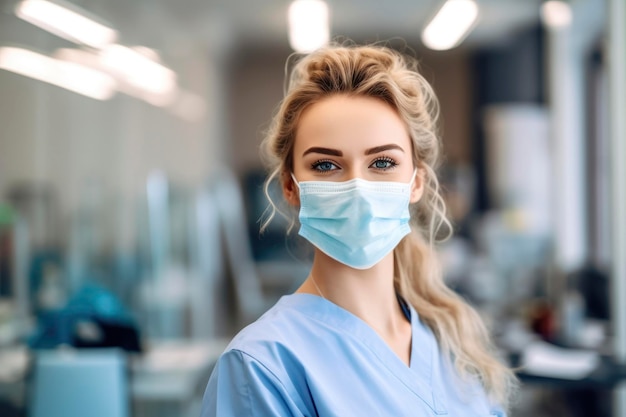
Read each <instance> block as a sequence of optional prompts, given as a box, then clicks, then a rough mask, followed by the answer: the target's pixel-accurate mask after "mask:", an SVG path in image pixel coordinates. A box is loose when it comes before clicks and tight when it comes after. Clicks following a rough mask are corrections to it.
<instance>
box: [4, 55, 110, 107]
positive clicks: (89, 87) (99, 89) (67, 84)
mask: <svg viewBox="0 0 626 417" xmlns="http://www.w3.org/2000/svg"><path fill="white" fill-rule="evenodd" d="M0 68H2V69H4V70H7V71H11V72H14V73H16V74H20V75H24V76H26V77H30V78H34V79H36V80H39V81H43V82H46V83H48V84H53V85H56V86H58V87H61V88H64V89H66V90H70V91H73V92H75V93H78V94H82V95H84V96H87V97H90V98H93V99H96V100H108V99H109V98H111V97H112V96H113V94H115V80H114V79H113V78H112V77H110V76H109V75H107V74H105V73H103V72H100V71H97V70H94V69H91V68H87V67H85V66H83V65H79V64H76V63H73V62H66V61H61V60H58V59H54V58H50V57H48V56H45V55H42V54H39V53H37V52H33V51H30V50H28V49H22V48H14V47H1V48H0Z"/></svg>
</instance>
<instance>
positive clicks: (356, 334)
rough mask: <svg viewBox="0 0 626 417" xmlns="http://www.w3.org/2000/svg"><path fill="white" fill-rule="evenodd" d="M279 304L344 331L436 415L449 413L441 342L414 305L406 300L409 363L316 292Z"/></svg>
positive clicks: (349, 315) (284, 298) (294, 296)
mask: <svg viewBox="0 0 626 417" xmlns="http://www.w3.org/2000/svg"><path fill="white" fill-rule="evenodd" d="M279 304H282V306H284V307H288V308H294V309H297V310H298V311H299V312H300V313H302V314H305V315H307V316H308V317H310V318H312V319H314V320H317V321H319V322H320V323H321V324H323V325H326V326H331V327H334V328H336V329H338V330H341V331H342V333H343V334H345V335H346V337H352V338H354V339H355V341H356V342H357V343H361V344H363V345H365V346H367V347H368V348H369V350H370V351H371V352H372V354H373V355H374V356H376V357H377V358H378V359H379V360H380V362H381V363H382V364H383V366H385V367H387V368H388V369H389V370H390V371H391V373H392V374H393V375H394V376H395V377H396V378H398V380H400V381H401V382H402V383H403V384H404V385H405V386H406V387H407V388H408V389H409V390H410V391H411V392H413V393H414V394H415V395H417V396H418V397H419V398H420V399H421V400H422V401H424V402H425V403H426V404H427V405H428V406H429V407H430V408H431V409H432V410H433V411H434V412H435V413H436V414H447V411H446V409H445V406H444V398H445V396H444V395H443V387H442V386H441V383H440V381H441V378H440V376H439V367H438V366H435V364H438V363H439V361H440V359H439V348H438V345H437V341H436V339H435V337H434V335H433V334H432V332H431V331H430V329H428V328H427V327H426V326H425V325H424V324H423V323H422V322H421V321H420V320H419V317H418V315H417V312H416V311H415V309H414V308H413V306H412V305H410V304H409V303H406V307H408V311H409V312H410V321H411V358H410V363H409V366H407V365H406V364H405V363H404V362H403V361H402V360H401V359H400V357H398V355H397V354H396V353H395V352H394V351H393V350H392V349H391V348H390V347H389V345H387V343H386V342H385V341H384V340H383V339H382V337H380V335H379V334H378V333H376V331H375V330H374V329H373V328H372V327H371V326H370V325H368V324H367V323H366V322H365V321H363V320H362V319H360V318H359V317H357V316H356V315H354V314H352V313H351V312H349V311H348V310H346V309H344V308H343V307H340V306H338V305H337V304H334V303H332V302H331V301H328V300H326V299H325V298H322V297H319V296H317V295H313V294H305V293H295V294H291V295H286V296H283V297H282V298H281V299H280V300H279Z"/></svg>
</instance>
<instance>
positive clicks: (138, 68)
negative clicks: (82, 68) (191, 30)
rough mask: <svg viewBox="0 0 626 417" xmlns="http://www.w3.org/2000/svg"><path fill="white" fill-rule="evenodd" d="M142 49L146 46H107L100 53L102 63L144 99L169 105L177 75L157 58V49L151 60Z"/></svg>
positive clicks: (159, 104)
mask: <svg viewBox="0 0 626 417" xmlns="http://www.w3.org/2000/svg"><path fill="white" fill-rule="evenodd" d="M140 51H143V49H142V48H139V49H137V50H136V49H133V48H128V47H126V46H122V45H117V44H113V45H108V46H106V47H105V48H104V49H102V50H101V51H100V52H99V56H100V63H101V65H102V68H104V69H106V70H107V71H108V72H110V73H111V74H113V75H114V76H115V77H116V78H118V79H119V80H120V81H121V82H123V83H124V84H127V85H128V86H129V87H130V89H134V90H136V91H137V93H141V95H142V97H141V98H143V99H144V100H146V101H148V102H150V103H151V104H153V105H155V106H166V105H168V104H169V103H170V102H171V100H172V99H173V98H174V94H175V93H176V91H177V85H176V82H177V77H176V74H175V73H174V71H172V70H171V69H169V68H167V67H165V66H163V65H161V64H160V63H159V62H157V61H155V60H154V59H158V54H156V52H154V51H151V53H150V55H152V58H153V59H151V58H150V57H148V56H146V54H145V53H142V52H140ZM125 92H128V89H126V91H125ZM131 94H132V93H131Z"/></svg>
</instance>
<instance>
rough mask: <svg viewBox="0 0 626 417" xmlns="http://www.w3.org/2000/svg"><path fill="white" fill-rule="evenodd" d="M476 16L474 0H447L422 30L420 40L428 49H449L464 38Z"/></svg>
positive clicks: (476, 8)
mask: <svg viewBox="0 0 626 417" xmlns="http://www.w3.org/2000/svg"><path fill="white" fill-rule="evenodd" d="M477 17H478V5H477V4H476V2H475V1H474V0H447V1H446V2H445V3H444V4H443V6H441V8H440V9H439V11H438V12H437V14H436V15H435V17H433V18H432V20H431V21H430V22H429V23H428V25H426V28H424V30H423V32H422V42H424V45H426V46H427V47H428V48H430V49H434V50H437V51H443V50H446V49H451V48H454V47H455V46H457V45H458V44H460V43H461V41H463V39H465V37H466V36H467V35H468V34H469V32H470V30H471V29H472V27H473V26H474V23H475V22H476V18H477Z"/></svg>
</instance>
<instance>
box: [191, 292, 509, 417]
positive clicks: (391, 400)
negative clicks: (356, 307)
mask: <svg viewBox="0 0 626 417" xmlns="http://www.w3.org/2000/svg"><path fill="white" fill-rule="evenodd" d="M407 312H408V313H409V314H410V321H411V326H412V346H411V361H410V366H407V365H406V364H405V363H404V362H403V361H402V360H401V359H400V358H399V357H398V356H397V355H396V354H395V353H394V352H393V351H392V350H391V349H390V348H389V346H388V345H387V344H386V343H385V341H384V340H383V339H382V338H381V337H380V336H379V335H378V334H377V333H376V332H375V331H374V330H373V329H372V328H371V327H370V326H369V325H367V324H366V323H365V322H364V321H362V320H361V319H359V318H358V317H356V316H355V315H353V314H352V313H350V312H348V311H347V310H345V309H343V308H341V307H339V306H337V305H335V304H333V303H331V302H329V301H327V300H325V299H323V298H321V297H317V296H314V295H310V294H292V295H288V296H284V297H282V298H281V299H280V300H279V302H278V303H277V304H276V305H275V306H274V307H272V308H271V309H270V310H269V311H268V312H267V313H266V314H264V315H263V316H262V317H261V318H260V319H259V320H257V321H256V322H255V323H253V324H251V325H249V326H248V327H246V328H245V329H244V330H242V331H241V332H240V333H239V334H238V335H237V336H236V337H235V338H234V339H233V341H232V342H231V343H230V345H229V346H228V347H227V349H226V351H225V352H224V353H223V354H222V356H221V357H220V359H219V360H218V362H217V364H216V366H215V368H214V370H213V373H212V374H211V378H210V379H209V383H208V385H207V389H206V392H205V394H204V400H203V405H202V417H253V416H255V417H256V416H263V417H267V416H299V417H303V416H307V417H314V416H317V417H335V416H336V417H339V416H341V417H348V416H350V417H351V416H367V417H376V416H381V417H405V416H406V417H409V416H411V417H425V416H449V417H488V416H499V417H500V416H504V413H503V412H502V411H500V410H499V409H498V408H496V407H492V406H491V405H490V404H489V401H488V399H487V396H486V395H485V392H484V390H483V389H482V387H481V386H480V385H479V384H478V383H477V382H475V383H470V382H468V381H465V380H461V379H459V378H458V377H457V376H456V373H455V372H454V371H453V368H452V366H451V365H450V363H449V361H447V360H445V359H444V358H443V357H442V355H441V354H440V351H439V348H438V345H437V341H436V339H435V337H434V335H433V333H432V332H431V330H430V329H429V328H428V327H427V326H426V325H424V323H422V322H421V321H420V320H419V317H418V315H417V313H416V311H415V310H414V309H413V307H411V306H409V307H408V310H407Z"/></svg>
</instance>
